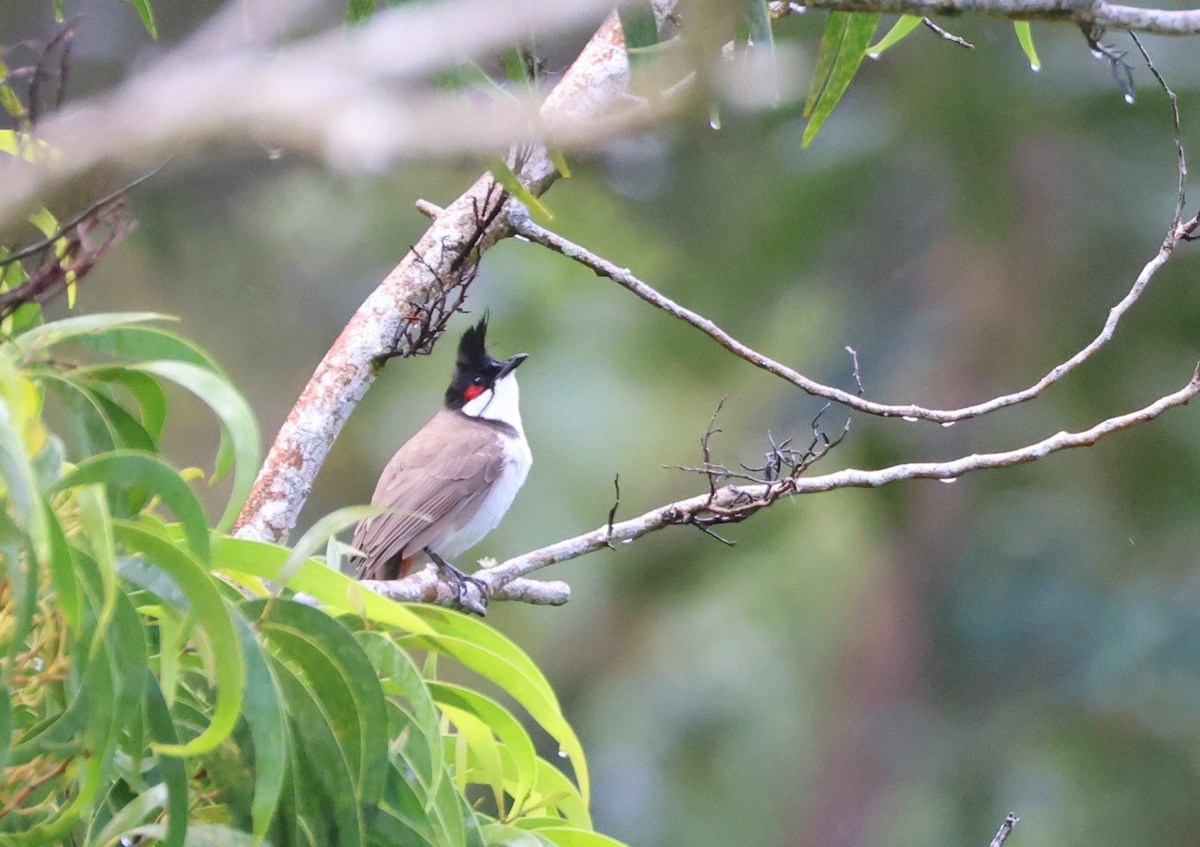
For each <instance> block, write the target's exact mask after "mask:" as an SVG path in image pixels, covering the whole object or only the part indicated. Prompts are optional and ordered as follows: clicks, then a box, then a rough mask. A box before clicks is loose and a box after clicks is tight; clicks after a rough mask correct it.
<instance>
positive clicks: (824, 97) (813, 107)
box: [801, 12, 879, 147]
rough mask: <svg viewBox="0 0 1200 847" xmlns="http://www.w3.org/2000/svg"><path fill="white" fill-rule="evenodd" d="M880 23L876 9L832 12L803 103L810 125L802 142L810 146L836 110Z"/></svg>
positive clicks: (822, 37)
mask: <svg viewBox="0 0 1200 847" xmlns="http://www.w3.org/2000/svg"><path fill="white" fill-rule="evenodd" d="M878 23H879V13H877V12H830V13H829V17H828V18H827V19H826V21H825V32H824V34H823V35H822V36H821V47H820V52H819V53H818V55H817V68H816V70H815V71H814V72H813V81H812V86H811V87H810V88H809V90H808V99H807V100H806V101H805V104H804V115H805V116H806V117H807V118H808V125H807V126H805V127H804V136H803V138H802V139H801V145H802V146H804V147H807V146H808V145H809V144H810V143H811V142H812V140H813V138H814V137H815V136H816V134H817V131H818V130H819V129H820V128H821V124H823V123H825V119H826V118H828V117H829V115H830V114H831V113H832V112H833V109H834V107H835V106H836V105H837V104H838V101H840V100H841V99H842V95H843V94H845V93H846V89H847V88H849V87H850V81H851V80H852V79H854V75H855V74H856V73H857V72H858V68H859V65H861V64H862V60H863V57H864V56H865V55H866V50H867V45H868V44H870V43H871V37H872V36H873V35H874V34H875V27H876V25H877V24H878Z"/></svg>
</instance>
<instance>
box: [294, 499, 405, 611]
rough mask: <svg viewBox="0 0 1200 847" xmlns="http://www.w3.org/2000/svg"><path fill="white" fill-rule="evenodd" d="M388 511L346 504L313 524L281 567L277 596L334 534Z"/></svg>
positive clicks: (374, 507)
mask: <svg viewBox="0 0 1200 847" xmlns="http://www.w3.org/2000/svg"><path fill="white" fill-rule="evenodd" d="M386 511H387V509H383V508H380V507H378V506H346V507H344V508H341V509H338V510H337V511H336V512H331V513H329V514H328V515H326V516H325V517H323V518H321V519H320V520H319V521H317V522H316V523H315V524H313V525H312V526H311V527H310V528H309V529H308V531H307V532H305V533H304V535H302V536H300V540H299V541H297V542H296V546H295V547H293V548H292V552H291V554H290V555H289V556H288V557H287V561H285V562H284V563H283V567H282V568H280V570H279V575H278V576H277V577H276V578H275V582H276V586H275V596H276V597H278V596H279V595H280V593H281V592H282V591H283V589H284V588H285V587H286V586H287V583H288V580H290V579H291V578H292V575H293V574H294V573H296V571H298V570H300V567H301V566H302V565H303V564H304V563H305V561H307V560H308V559H309V558H310V557H311V556H313V555H314V554H315V553H316V552H317V550H319V549H320V548H321V547H322V545H324V544H325V542H327V541H328V540H329V539H330V538H331V537H332V536H334V535H337V534H338V533H339V532H341V531H342V530H343V529H346V528H347V527H349V526H353V525H354V524H356V523H358V522H359V521H361V520H363V519H364V518H369V517H372V516H374V515H379V514H382V513H383V512H386Z"/></svg>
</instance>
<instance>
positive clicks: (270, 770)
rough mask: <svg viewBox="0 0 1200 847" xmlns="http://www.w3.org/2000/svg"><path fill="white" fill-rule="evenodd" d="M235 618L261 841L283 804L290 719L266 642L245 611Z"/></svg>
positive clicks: (253, 811) (254, 814)
mask: <svg viewBox="0 0 1200 847" xmlns="http://www.w3.org/2000/svg"><path fill="white" fill-rule="evenodd" d="M233 620H234V623H235V624H236V625H237V630H238V638H239V640H240V641H241V644H242V656H243V658H244V660H245V662H246V698H245V704H244V705H243V707H242V714H243V717H244V718H245V720H246V724H247V726H248V727H249V728H250V738H251V739H252V740H253V742H254V799H253V801H251V804H250V815H251V826H252V830H253V833H254V838H255V840H256V841H257V842H261V841H262V840H263V839H264V838H266V836H267V831H268V829H269V828H270V825H271V821H272V819H273V818H274V817H275V813H276V811H277V810H278V808H279V804H280V799H281V796H282V793H283V787H284V784H285V782H286V777H287V763H288V761H289V756H288V746H287V738H288V735H287V722H286V718H285V716H284V712H283V705H282V703H280V700H279V693H278V692H277V691H276V687H275V686H276V683H275V677H274V676H273V675H272V674H271V668H270V666H269V664H268V662H267V658H266V656H265V655H264V654H263V648H262V645H261V644H260V643H259V641H258V639H257V638H256V637H255V633H254V632H253V631H252V630H251V628H250V625H249V623H248V622H247V621H246V619H245V618H243V617H242V615H235V616H234V619H233Z"/></svg>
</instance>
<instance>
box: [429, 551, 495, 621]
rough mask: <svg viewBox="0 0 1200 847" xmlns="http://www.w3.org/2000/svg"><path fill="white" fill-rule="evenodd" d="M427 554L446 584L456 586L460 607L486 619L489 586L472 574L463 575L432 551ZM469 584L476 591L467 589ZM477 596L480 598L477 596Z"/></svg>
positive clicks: (456, 597)
mask: <svg viewBox="0 0 1200 847" xmlns="http://www.w3.org/2000/svg"><path fill="white" fill-rule="evenodd" d="M425 552H426V553H428V554H429V558H430V559H432V560H433V563H434V564H435V565H437V567H438V570H439V571H441V572H442V577H443V578H444V579H445V580H446V582H448V583H450V584H451V585H453V586H454V593H455V599H456V600H457V602H458V605H459V607H460V608H462V609H465V610H466V611H468V612H474V613H475V614H477V615H479V616H480V617H484V616H485V615H486V614H487V606H486V605H485V603H486V602H487V597H488V589H487V584H486V583H484V581H483V580H481V579H476V578H475V577H473V576H471V575H470V574H466V573H463V572H462V571H460V570H459V569H458V568H456V567H454V565H452V564H450V563H449V562H447V561H446V560H445V559H443V558H442V557H441V556H439V555H438V554H437V553H435V552H433V551H432V550H429V549H426V550H425ZM468 583H469V584H470V585H472V586H474V588H475V591H472V590H471V589H470V588H468V587H467V585H468ZM476 594H478V596H475V595H476Z"/></svg>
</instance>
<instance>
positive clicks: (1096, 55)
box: [1092, 50, 1104, 59]
mask: <svg viewBox="0 0 1200 847" xmlns="http://www.w3.org/2000/svg"><path fill="white" fill-rule="evenodd" d="M1092 58H1093V59H1103V58H1104V54H1103V53H1101V52H1100V51H1099V50H1093V51H1092Z"/></svg>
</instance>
